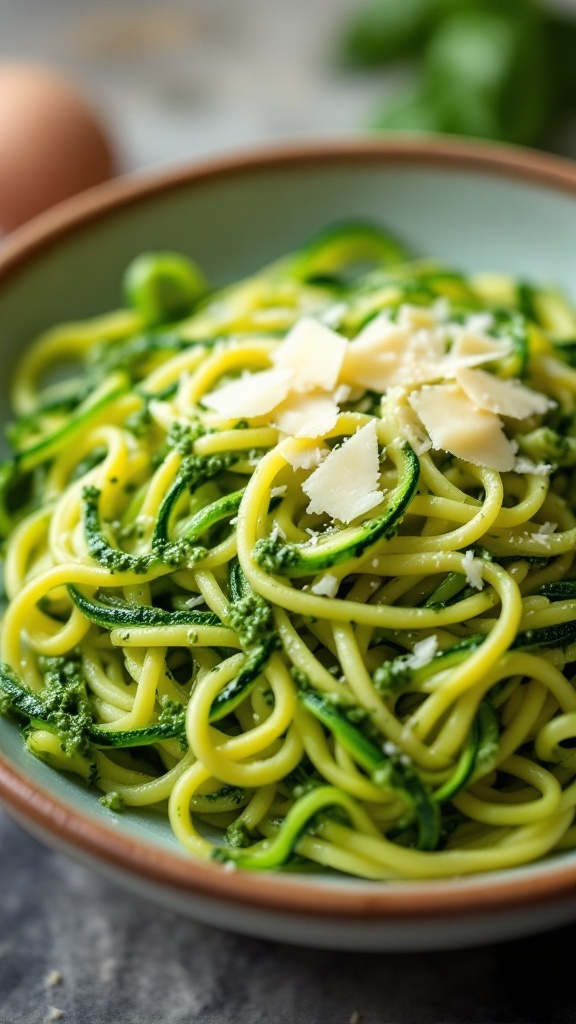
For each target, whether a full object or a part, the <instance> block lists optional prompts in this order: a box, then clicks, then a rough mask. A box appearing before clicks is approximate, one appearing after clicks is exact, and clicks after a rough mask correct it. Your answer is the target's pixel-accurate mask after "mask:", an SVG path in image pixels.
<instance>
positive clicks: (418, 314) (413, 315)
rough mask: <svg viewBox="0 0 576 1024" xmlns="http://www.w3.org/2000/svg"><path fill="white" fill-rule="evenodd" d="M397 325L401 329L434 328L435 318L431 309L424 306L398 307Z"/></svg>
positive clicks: (407, 305)
mask: <svg viewBox="0 0 576 1024" xmlns="http://www.w3.org/2000/svg"><path fill="white" fill-rule="evenodd" d="M398 323H399V324H401V325H402V326H403V327H404V326H406V327H414V328H416V329H417V328H418V327H435V326H436V316H435V313H434V309H433V308H429V307H426V306H410V305H409V304H406V305H404V306H400V309H399V310H398Z"/></svg>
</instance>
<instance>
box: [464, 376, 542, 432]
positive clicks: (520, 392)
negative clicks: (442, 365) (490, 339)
mask: <svg viewBox="0 0 576 1024" xmlns="http://www.w3.org/2000/svg"><path fill="white" fill-rule="evenodd" d="M456 379H457V381H458V383H459V385H460V387H461V388H462V389H463V390H464V391H465V392H466V394H467V395H468V398H469V399H470V401H471V402H473V403H474V405H477V406H478V408H479V409H485V410H486V412H495V413H497V414H498V415H500V416H509V417H510V418H511V419H514V420H525V419H526V418H527V417H528V416H533V415H534V414H535V413H540V414H542V413H545V412H547V411H548V409H551V408H553V407H554V405H555V404H556V403H555V402H553V401H552V400H551V399H549V398H548V397H547V396H546V395H543V394H541V393H540V392H539V391H532V389H531V388H527V387H525V386H524V384H521V383H520V381H518V380H501V379H500V377H495V376H494V375H493V374H491V373H486V371H485V370H471V369H461V370H459V371H458V373H457V375H456Z"/></svg>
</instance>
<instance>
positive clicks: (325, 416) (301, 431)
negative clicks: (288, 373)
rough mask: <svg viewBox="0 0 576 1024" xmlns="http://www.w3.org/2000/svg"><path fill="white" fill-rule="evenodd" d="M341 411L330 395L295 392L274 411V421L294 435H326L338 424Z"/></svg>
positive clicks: (286, 432) (286, 431)
mask: <svg viewBox="0 0 576 1024" xmlns="http://www.w3.org/2000/svg"><path fill="white" fill-rule="evenodd" d="M339 412H340V410H339V408H338V406H337V405H336V402H334V400H333V399H332V398H330V396H329V395H326V394H322V393H321V392H316V393H313V392H312V393H310V394H306V395H301V394H300V395H299V394H293V395H291V396H290V397H289V398H287V399H286V401H285V402H283V403H282V404H281V405H279V406H278V408H277V409H276V410H275V411H274V413H273V415H272V423H273V425H274V426H275V427H278V430H280V431H281V432H282V433H283V434H289V435H291V436H292V437H310V438H313V437H324V436H325V435H326V434H328V433H329V432H330V431H331V430H332V429H333V428H334V427H335V426H336V421H337V419H338V414H339Z"/></svg>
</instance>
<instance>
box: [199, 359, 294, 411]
mask: <svg viewBox="0 0 576 1024" xmlns="http://www.w3.org/2000/svg"><path fill="white" fill-rule="evenodd" d="M291 384H292V372H291V371H290V370H285V369H282V368H279V369H273V370H262V371H261V372H260V373H247V374H245V375H244V376H243V377H240V378H239V379H238V380H233V381H231V382H230V383H229V384H224V385H223V386H222V387H221V388H218V389H217V390H216V391H211V392H209V393H208V394H206V395H203V396H202V404H203V405H205V406H206V407H207V408H208V409H211V410H212V411H213V412H215V413H217V414H218V415H219V416H221V417H223V418H224V419H227V420H233V419H253V418H254V417H256V416H265V415H266V413H269V412H272V409H275V408H276V406H277V405H280V403H281V402H283V401H284V399H285V398H286V397H287V395H288V392H289V391H290V387H291Z"/></svg>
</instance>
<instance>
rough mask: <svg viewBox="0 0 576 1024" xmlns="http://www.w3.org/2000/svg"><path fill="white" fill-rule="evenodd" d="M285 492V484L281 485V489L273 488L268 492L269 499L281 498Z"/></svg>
mask: <svg viewBox="0 0 576 1024" xmlns="http://www.w3.org/2000/svg"><path fill="white" fill-rule="evenodd" d="M287 490H288V487H287V485H286V484H282V486H281V487H273V488H272V490H271V491H270V497H271V498H283V497H284V495H285V494H286V491H287Z"/></svg>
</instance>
